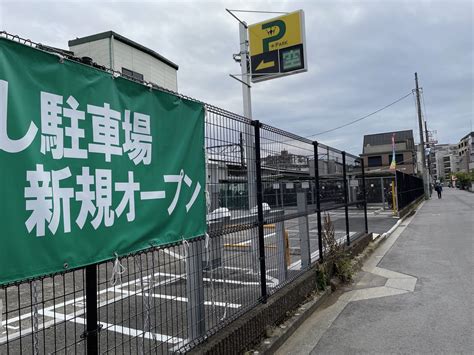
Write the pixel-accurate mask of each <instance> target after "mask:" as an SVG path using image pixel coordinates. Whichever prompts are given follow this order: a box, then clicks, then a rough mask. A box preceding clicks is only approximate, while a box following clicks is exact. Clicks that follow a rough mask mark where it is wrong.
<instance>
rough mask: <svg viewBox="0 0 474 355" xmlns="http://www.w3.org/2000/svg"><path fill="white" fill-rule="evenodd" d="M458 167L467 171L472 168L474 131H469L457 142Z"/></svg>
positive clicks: (473, 166)
mask: <svg viewBox="0 0 474 355" xmlns="http://www.w3.org/2000/svg"><path fill="white" fill-rule="evenodd" d="M458 156H459V169H460V171H464V172H469V171H473V170H474V132H470V133H468V134H467V135H465V136H464V137H462V138H461V139H460V140H459V143H458Z"/></svg>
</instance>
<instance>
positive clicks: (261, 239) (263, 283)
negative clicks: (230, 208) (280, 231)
mask: <svg viewBox="0 0 474 355" xmlns="http://www.w3.org/2000/svg"><path fill="white" fill-rule="evenodd" d="M252 124H253V126H254V128H255V167H256V178H257V179H256V180H257V181H256V182H257V184H256V185H257V186H256V187H257V211H258V215H257V218H258V250H259V260H260V287H261V292H262V296H261V301H262V302H263V303H266V302H267V273H266V266H265V233H264V230H263V223H264V220H263V193H262V170H261V164H260V163H261V162H260V125H261V124H260V122H259V121H253V122H252Z"/></svg>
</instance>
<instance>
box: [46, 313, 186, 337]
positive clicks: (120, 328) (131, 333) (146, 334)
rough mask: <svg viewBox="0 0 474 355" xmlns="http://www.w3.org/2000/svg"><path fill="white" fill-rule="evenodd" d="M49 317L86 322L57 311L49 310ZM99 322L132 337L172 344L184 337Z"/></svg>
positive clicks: (109, 329)
mask: <svg viewBox="0 0 474 355" xmlns="http://www.w3.org/2000/svg"><path fill="white" fill-rule="evenodd" d="M47 313H48V317H53V318H55V319H56V320H58V321H70V322H75V323H79V324H86V320H85V319H84V318H80V317H74V316H73V317H72V318H70V317H68V316H67V315H66V314H62V313H57V312H47ZM99 324H100V325H102V330H108V331H111V332H116V333H120V334H125V335H128V336H131V337H144V338H146V339H149V340H156V341H160V342H163V343H170V344H177V343H180V342H182V341H183V339H182V338H178V337H172V336H169V335H163V334H159V333H151V332H144V331H143V330H138V329H133V328H128V327H124V326H121V325H115V324H110V323H106V322H100V321H99Z"/></svg>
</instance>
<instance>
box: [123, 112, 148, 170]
mask: <svg viewBox="0 0 474 355" xmlns="http://www.w3.org/2000/svg"><path fill="white" fill-rule="evenodd" d="M124 116H125V117H124V122H122V128H123V130H124V131H125V143H124V145H123V150H124V152H128V157H129V158H130V159H131V160H132V161H133V162H134V163H135V165H137V164H138V163H140V162H143V164H144V165H149V164H150V163H151V151H152V149H151V147H152V145H151V144H152V136H151V134H150V133H151V129H150V116H148V115H145V114H142V113H138V112H135V113H134V114H133V130H132V123H131V122H130V111H129V110H125V115H124Z"/></svg>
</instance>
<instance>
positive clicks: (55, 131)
mask: <svg viewBox="0 0 474 355" xmlns="http://www.w3.org/2000/svg"><path fill="white" fill-rule="evenodd" d="M40 97H41V150H40V151H41V153H43V154H46V153H47V152H51V154H52V156H53V159H61V158H62V157H63V153H64V133H63V128H62V107H61V105H62V104H63V97H62V96H60V95H55V94H51V93H49V92H44V91H41V95H40Z"/></svg>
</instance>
